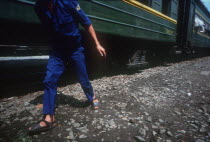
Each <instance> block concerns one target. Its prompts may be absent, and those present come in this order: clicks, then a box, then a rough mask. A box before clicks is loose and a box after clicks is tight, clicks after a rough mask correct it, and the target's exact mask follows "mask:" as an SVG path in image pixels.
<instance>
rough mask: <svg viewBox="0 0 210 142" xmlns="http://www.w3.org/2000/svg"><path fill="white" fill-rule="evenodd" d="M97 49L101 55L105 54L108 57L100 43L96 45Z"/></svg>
mask: <svg viewBox="0 0 210 142" xmlns="http://www.w3.org/2000/svg"><path fill="white" fill-rule="evenodd" d="M96 49H97V50H98V52H99V53H100V55H101V56H104V57H105V58H106V51H105V49H104V48H103V47H102V46H101V45H100V44H99V45H97V46H96Z"/></svg>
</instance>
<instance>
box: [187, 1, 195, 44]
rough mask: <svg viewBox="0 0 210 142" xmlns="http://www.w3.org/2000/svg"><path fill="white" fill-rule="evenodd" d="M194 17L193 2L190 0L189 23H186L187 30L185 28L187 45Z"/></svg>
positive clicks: (190, 38)
mask: <svg viewBox="0 0 210 142" xmlns="http://www.w3.org/2000/svg"><path fill="white" fill-rule="evenodd" d="M194 18H195V3H194V2H192V3H191V6H190V13H189V23H188V30H187V46H191V42H192V34H193V25H194Z"/></svg>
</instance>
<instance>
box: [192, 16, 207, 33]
mask: <svg viewBox="0 0 210 142" xmlns="http://www.w3.org/2000/svg"><path fill="white" fill-rule="evenodd" d="M194 28H195V31H196V32H201V33H204V32H205V23H204V20H203V19H202V18H200V17H199V16H198V15H197V14H196V15H195V19H194Z"/></svg>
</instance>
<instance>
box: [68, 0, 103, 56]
mask: <svg viewBox="0 0 210 142" xmlns="http://www.w3.org/2000/svg"><path fill="white" fill-rule="evenodd" d="M69 9H70V10H71V11H72V13H73V16H75V17H76V19H77V20H78V21H79V23H80V24H82V26H83V27H84V28H85V29H86V31H88V33H89V34H90V35H91V37H92V38H93V40H94V42H95V45H96V49H97V51H98V52H99V53H100V55H101V56H104V57H106V51H105V49H104V48H103V47H102V46H101V45H100V43H99V41H98V39H97V36H96V33H95V30H94V28H93V26H92V23H91V21H90V19H89V18H88V17H87V15H86V14H85V13H84V11H83V10H82V9H81V8H80V6H79V4H78V2H77V1H69Z"/></svg>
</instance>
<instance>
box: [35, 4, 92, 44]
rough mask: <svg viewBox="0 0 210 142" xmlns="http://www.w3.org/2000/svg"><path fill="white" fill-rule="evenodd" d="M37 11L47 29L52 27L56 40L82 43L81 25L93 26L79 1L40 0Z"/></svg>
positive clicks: (36, 7)
mask: <svg viewBox="0 0 210 142" xmlns="http://www.w3.org/2000/svg"><path fill="white" fill-rule="evenodd" d="M37 9H38V10H37ZM35 10H36V13H37V15H38V16H39V18H40V20H41V22H42V23H43V24H44V25H45V27H48V28H49V27H50V30H52V34H53V35H52V36H53V38H54V39H56V40H59V39H63V38H67V39H69V40H71V41H72V42H80V41H81V34H80V32H79V23H80V24H82V25H83V26H84V27H86V26H90V25H91V21H90V19H89V18H88V17H87V16H86V14H85V13H84V12H83V10H82V9H81V8H80V6H79V3H78V1H77V0H39V1H38V2H37V3H36V6H35ZM43 15H44V16H43Z"/></svg>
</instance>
